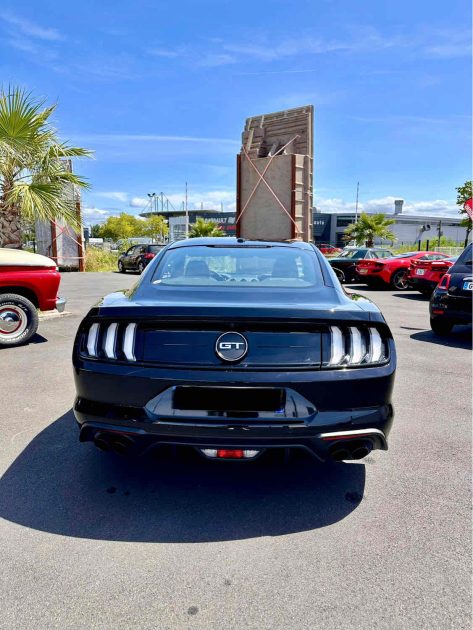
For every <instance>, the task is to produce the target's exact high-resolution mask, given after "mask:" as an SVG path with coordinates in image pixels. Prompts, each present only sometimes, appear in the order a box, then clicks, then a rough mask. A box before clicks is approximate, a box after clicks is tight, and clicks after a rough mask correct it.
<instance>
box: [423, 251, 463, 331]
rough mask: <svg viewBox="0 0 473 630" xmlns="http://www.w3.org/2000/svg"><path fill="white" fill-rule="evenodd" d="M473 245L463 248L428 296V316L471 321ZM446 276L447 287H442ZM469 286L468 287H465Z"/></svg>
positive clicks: (454, 320) (452, 321) (447, 319)
mask: <svg viewBox="0 0 473 630" xmlns="http://www.w3.org/2000/svg"><path fill="white" fill-rule="evenodd" d="M472 256H473V246H472V245H471V244H470V245H468V247H467V248H466V249H465V250H463V252H462V254H461V255H460V256H459V257H458V260H457V261H456V262H455V264H454V265H453V266H452V267H450V269H449V270H448V272H447V274H445V275H444V276H443V277H442V279H441V281H440V283H439V284H438V285H437V287H436V288H435V289H434V291H433V293H432V297H431V298H430V305H429V309H430V317H431V318H432V319H436V320H444V321H449V322H450V323H452V324H469V323H471V321H472V295H473V291H472V289H471V287H473V272H472V264H471V261H472ZM446 276H448V287H447V288H444V287H443V286H442V285H443V284H447V283H444V278H446ZM466 287H470V288H466Z"/></svg>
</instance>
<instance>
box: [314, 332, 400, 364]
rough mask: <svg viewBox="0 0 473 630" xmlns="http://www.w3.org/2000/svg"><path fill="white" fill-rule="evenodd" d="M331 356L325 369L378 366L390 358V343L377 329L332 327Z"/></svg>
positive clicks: (326, 362)
mask: <svg viewBox="0 0 473 630" xmlns="http://www.w3.org/2000/svg"><path fill="white" fill-rule="evenodd" d="M329 335H330V356H329V357H327V358H326V360H325V361H324V362H323V367H325V368H333V367H352V366H353V367H355V366H362V365H376V364H379V363H383V362H384V361H386V360H387V358H388V343H387V340H386V339H384V338H383V337H382V336H381V334H380V333H379V331H378V330H377V328H374V327H366V328H365V327H363V328H362V327H358V326H346V327H342V326H330V333H329Z"/></svg>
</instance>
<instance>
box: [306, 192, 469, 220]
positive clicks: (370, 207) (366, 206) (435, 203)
mask: <svg viewBox="0 0 473 630" xmlns="http://www.w3.org/2000/svg"><path fill="white" fill-rule="evenodd" d="M395 199H402V197H391V196H387V197H381V198H379V199H369V200H368V201H360V203H359V204H358V211H359V212H385V213H386V214H394V200H395ZM315 205H316V207H317V208H318V209H319V210H321V211H322V212H341V213H342V212H347V213H351V212H355V203H354V202H351V201H350V202H348V201H345V200H344V199H341V198H335V197H332V198H319V199H316V201H315ZM402 212H403V214H420V215H422V214H425V215H427V216H429V215H431V216H456V215H457V214H458V207H457V205H456V204H455V202H454V201H447V200H445V199H432V200H426V201H405V202H404V206H403V210H402Z"/></svg>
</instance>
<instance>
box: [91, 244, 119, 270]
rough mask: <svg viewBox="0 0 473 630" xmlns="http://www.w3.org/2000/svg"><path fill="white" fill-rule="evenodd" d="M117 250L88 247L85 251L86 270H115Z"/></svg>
mask: <svg viewBox="0 0 473 630" xmlns="http://www.w3.org/2000/svg"><path fill="white" fill-rule="evenodd" d="M117 261H118V252H108V251H106V250H103V249H99V248H98V247H88V248H87V251H86V253H85V270H86V271H116V270H117Z"/></svg>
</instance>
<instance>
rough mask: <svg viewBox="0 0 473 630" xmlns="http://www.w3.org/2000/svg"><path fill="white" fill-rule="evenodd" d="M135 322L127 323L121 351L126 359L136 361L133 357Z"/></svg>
mask: <svg viewBox="0 0 473 630" xmlns="http://www.w3.org/2000/svg"><path fill="white" fill-rule="evenodd" d="M135 335H136V324H128V326H127V327H126V329H125V334H124V336H123V353H124V355H125V356H126V358H127V359H128V361H136V358H135Z"/></svg>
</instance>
